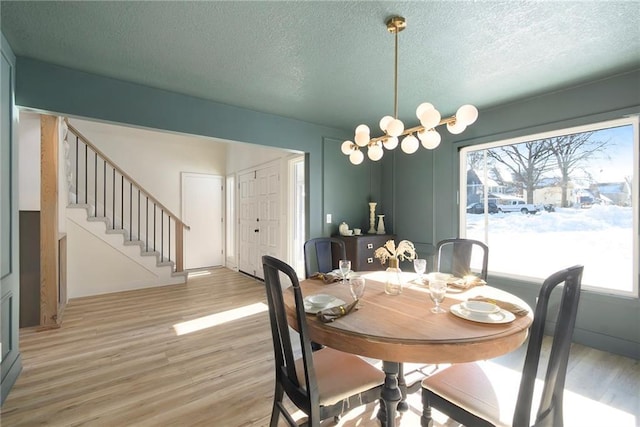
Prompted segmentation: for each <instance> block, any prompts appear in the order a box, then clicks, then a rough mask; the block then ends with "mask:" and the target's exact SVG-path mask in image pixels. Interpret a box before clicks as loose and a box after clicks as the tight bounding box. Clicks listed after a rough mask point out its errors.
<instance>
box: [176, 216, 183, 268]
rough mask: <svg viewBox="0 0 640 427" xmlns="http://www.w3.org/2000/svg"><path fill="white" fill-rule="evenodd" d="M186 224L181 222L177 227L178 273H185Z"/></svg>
mask: <svg viewBox="0 0 640 427" xmlns="http://www.w3.org/2000/svg"><path fill="white" fill-rule="evenodd" d="M183 239H184V224H183V223H182V222H179V223H178V224H177V226H176V272H177V273H179V272H181V271H184V245H183V241H184V240H183Z"/></svg>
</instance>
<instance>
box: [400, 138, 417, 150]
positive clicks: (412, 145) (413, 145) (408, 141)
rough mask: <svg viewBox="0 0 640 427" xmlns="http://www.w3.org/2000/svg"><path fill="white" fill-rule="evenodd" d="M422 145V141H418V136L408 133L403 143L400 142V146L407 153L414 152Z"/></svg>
mask: <svg viewBox="0 0 640 427" xmlns="http://www.w3.org/2000/svg"><path fill="white" fill-rule="evenodd" d="M419 147H420V143H419V142H418V138H416V137H415V136H413V135H407V136H406V137H405V138H404V139H403V140H402V144H400V148H402V151H404V152H405V153H407V154H413V153H415V152H416V151H418V148H419Z"/></svg>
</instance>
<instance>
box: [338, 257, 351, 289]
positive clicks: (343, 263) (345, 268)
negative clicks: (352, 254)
mask: <svg viewBox="0 0 640 427" xmlns="http://www.w3.org/2000/svg"><path fill="white" fill-rule="evenodd" d="M338 268H340V274H341V275H342V283H343V284H344V283H345V282H346V279H347V273H349V271H351V261H349V260H348V259H341V260H340V263H339V264H338Z"/></svg>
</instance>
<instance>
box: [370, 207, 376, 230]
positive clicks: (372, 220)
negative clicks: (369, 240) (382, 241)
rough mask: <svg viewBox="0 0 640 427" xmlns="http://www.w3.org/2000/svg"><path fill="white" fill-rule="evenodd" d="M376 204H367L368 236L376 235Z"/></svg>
mask: <svg viewBox="0 0 640 427" xmlns="http://www.w3.org/2000/svg"><path fill="white" fill-rule="evenodd" d="M376 205H377V203H376V202H369V234H376Z"/></svg>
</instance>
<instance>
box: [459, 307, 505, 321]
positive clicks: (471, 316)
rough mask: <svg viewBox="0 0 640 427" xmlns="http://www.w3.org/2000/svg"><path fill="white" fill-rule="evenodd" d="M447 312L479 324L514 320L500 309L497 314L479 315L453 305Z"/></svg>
mask: <svg viewBox="0 0 640 427" xmlns="http://www.w3.org/2000/svg"><path fill="white" fill-rule="evenodd" d="M449 311H451V313H453V314H454V315H456V316H458V317H461V318H463V319H466V320H471V321H472V322H479V323H509V322H513V321H514V320H515V319H516V315H515V314H513V313H512V312H510V311H507V310H502V309H501V310H500V311H498V312H497V313H491V314H487V315H481V314H476V313H472V312H470V311H468V310H465V309H464V308H463V307H462V306H461V305H460V304H454V305H452V306H451V308H450V309H449Z"/></svg>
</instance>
